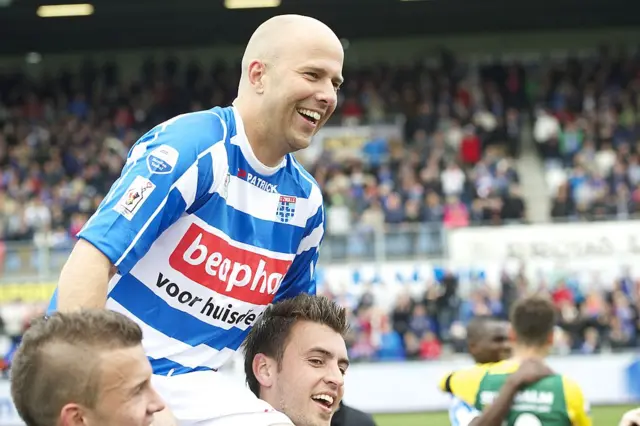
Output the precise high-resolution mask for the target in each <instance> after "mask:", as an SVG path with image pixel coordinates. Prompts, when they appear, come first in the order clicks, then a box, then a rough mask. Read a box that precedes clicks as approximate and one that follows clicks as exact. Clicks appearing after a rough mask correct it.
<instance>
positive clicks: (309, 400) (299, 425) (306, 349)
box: [265, 321, 349, 426]
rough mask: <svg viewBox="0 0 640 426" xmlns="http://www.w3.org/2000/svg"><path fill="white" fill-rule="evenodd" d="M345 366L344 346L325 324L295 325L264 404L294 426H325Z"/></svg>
mask: <svg viewBox="0 0 640 426" xmlns="http://www.w3.org/2000/svg"><path fill="white" fill-rule="evenodd" d="M273 362H274V363H275V361H273ZM348 366H349V361H348V357H347V347H346V345H345V342H344V339H343V338H342V336H341V335H340V334H339V333H336V332H335V331H334V330H332V329H331V328H330V327H328V326H326V325H321V324H317V323H312V322H307V321H301V322H298V323H297V324H295V325H294V326H293V328H292V330H291V335H290V336H289V340H288V343H287V346H286V347H285V351H284V357H283V360H282V365H281V368H280V369H279V371H277V372H276V373H275V375H274V378H273V382H272V383H273V385H272V386H271V387H270V389H269V390H268V391H267V392H266V394H267V395H268V399H269V400H268V401H267V402H269V403H270V404H271V405H272V406H273V407H274V408H276V409H277V410H279V411H282V412H283V413H285V414H286V415H287V416H288V417H289V418H290V419H291V421H292V422H293V423H294V424H295V425H296V426H328V425H330V423H331V417H332V416H333V413H335V411H336V410H337V409H338V407H339V405H340V401H341V400H342V396H343V394H344V374H345V372H346V370H347V368H348ZM265 399H267V398H265Z"/></svg>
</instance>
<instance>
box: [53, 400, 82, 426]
mask: <svg viewBox="0 0 640 426" xmlns="http://www.w3.org/2000/svg"><path fill="white" fill-rule="evenodd" d="M86 417H87V411H86V409H85V408H84V407H82V406H81V405H79V404H75V403H69V404H66V405H65V406H64V407H62V409H61V410H60V419H59V421H58V426H88V423H87V421H86Z"/></svg>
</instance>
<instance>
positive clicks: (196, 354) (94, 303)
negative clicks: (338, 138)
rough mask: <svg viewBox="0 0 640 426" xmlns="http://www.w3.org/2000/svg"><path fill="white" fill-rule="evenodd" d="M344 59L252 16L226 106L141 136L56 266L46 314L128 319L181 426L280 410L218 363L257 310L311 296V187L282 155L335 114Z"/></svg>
mask: <svg viewBox="0 0 640 426" xmlns="http://www.w3.org/2000/svg"><path fill="white" fill-rule="evenodd" d="M343 60H344V52H343V49H342V45H341V43H340V41H339V39H338V37H337V36H336V35H335V34H334V33H333V31H331V29H330V28H328V27H327V26H326V25H324V24H323V23H321V22H319V21H317V20H315V19H312V18H309V17H305V16H298V15H284V16H277V17H274V18H272V19H269V20H268V21H266V22H265V23H263V24H262V25H261V26H260V27H259V28H258V29H257V30H256V32H255V33H254V34H253V36H252V37H251V39H250V40H249V43H248V44H247V47H246V51H245V54H244V57H243V59H242V77H241V79H240V85H239V87H238V96H237V99H236V100H235V101H234V102H233V105H232V106H228V107H215V108H212V109H210V110H206V111H199V112H194V113H189V114H183V115H180V116H177V117H174V118H172V119H170V120H168V121H166V122H164V123H161V124H159V125H157V126H156V127H154V128H153V129H151V130H150V131H149V132H147V133H146V134H145V135H144V136H142V137H141V138H140V139H139V140H138V141H137V142H136V143H135V145H134V146H133V147H132V149H131V151H130V152H129V155H128V156H127V159H126V164H125V166H124V168H123V170H122V174H121V176H120V177H119V179H118V180H117V181H116V182H115V183H114V184H113V186H112V187H111V190H110V191H109V193H108V194H107V196H106V197H105V199H104V201H103V202H102V204H101V205H100V206H99V208H98V210H97V212H96V213H95V214H94V215H93V216H92V217H91V218H90V220H89V221H88V223H87V224H86V225H85V227H84V228H83V229H82V230H81V231H80V232H79V234H78V237H79V241H78V243H77V245H76V247H75V248H74V250H73V252H72V254H71V256H70V257H69V259H68V261H67V263H66V264H65V266H64V268H63V270H62V273H61V276H60V280H59V283H58V288H57V290H56V293H55V295H54V297H53V299H52V301H51V305H50V309H49V311H50V312H51V311H54V310H61V311H73V310H77V309H80V308H103V307H106V308H107V309H112V310H115V311H118V312H121V313H123V314H125V315H126V316H128V317H130V318H132V319H133V320H134V321H135V322H136V323H138V325H139V326H140V327H141V328H142V330H143V333H144V340H143V346H144V348H145V351H146V354H147V356H148V357H149V359H150V361H151V365H152V367H153V373H154V376H153V382H154V386H155V388H156V389H157V390H158V391H159V393H160V394H161V396H163V398H164V399H165V401H166V403H167V406H168V407H170V409H171V411H173V413H174V414H175V417H176V418H177V421H178V423H179V424H181V425H187V424H194V423H197V424H198V425H205V424H221V423H220V421H221V420H220V419H230V418H232V417H233V416H236V415H238V414H242V415H244V414H247V413H249V414H251V413H258V414H260V416H261V418H263V417H264V418H266V417H270V418H271V419H272V420H269V421H274V422H279V421H282V419H283V416H282V415H281V414H280V413H277V412H275V411H274V410H273V409H272V408H271V407H270V406H269V405H268V404H266V403H264V402H261V401H259V400H257V398H256V397H255V396H253V394H252V393H251V392H249V391H248V389H246V388H245V387H243V386H240V387H238V386H236V385H237V384H234V383H231V382H228V381H227V380H225V377H224V376H222V375H220V374H219V373H217V370H218V369H219V368H221V367H222V366H223V365H224V364H225V363H226V361H227V360H228V359H229V358H230V357H231V356H232V355H233V354H234V353H235V352H236V350H237V349H238V348H239V347H240V345H241V344H242V342H243V341H244V339H245V336H246V335H247V333H248V331H249V330H250V328H251V327H252V326H253V324H254V323H255V322H256V320H257V319H258V317H259V316H260V315H261V313H262V312H263V310H264V309H265V308H266V306H267V305H269V304H271V303H273V302H277V301H279V300H282V299H287V298H291V297H293V296H295V295H298V294H301V293H310V294H314V293H315V291H316V278H315V274H314V271H315V265H316V262H317V259H318V248H319V246H320V243H321V241H322V239H323V230H324V210H323V202H322V194H321V191H320V188H319V187H318V184H317V183H316V182H315V181H314V179H313V177H311V175H309V173H307V172H306V171H305V170H304V169H303V167H302V166H301V165H300V164H298V162H297V161H296V159H295V158H294V156H293V155H292V153H293V152H296V151H298V150H300V149H304V148H306V147H307V146H309V144H310V143H311V140H312V138H313V136H314V135H315V134H316V132H317V131H318V130H319V129H320V128H321V127H322V126H323V125H324V123H326V121H327V120H328V119H329V117H330V116H331V114H332V113H333V111H334V110H335V107H336V98H337V96H336V92H337V90H338V88H339V87H340V85H341V84H342V65H343ZM285 421H286V418H285ZM210 422H211V423H210ZM213 422H217V423H213ZM261 422H262V420H261ZM265 422H267V421H265ZM265 422H263V424H266V423H265ZM252 424H253V423H252Z"/></svg>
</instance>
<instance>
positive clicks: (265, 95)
mask: <svg viewBox="0 0 640 426" xmlns="http://www.w3.org/2000/svg"><path fill="white" fill-rule="evenodd" d="M343 62H344V49H343V48H342V44H341V42H340V39H339V38H338V36H336V34H335V33H334V32H333V31H332V30H331V28H329V27H328V26H327V25H325V24H324V23H322V22H320V21H318V20H317V19H314V18H310V17H308V16H301V15H280V16H275V17H273V18H271V19H269V20H267V21H266V22H264V23H263V24H262V25H260V26H259V27H258V28H257V29H256V31H255V32H254V33H253V35H252V36H251V38H250V39H249V42H248V43H247V47H246V49H245V52H244V55H243V57H242V73H241V77H240V83H239V87H238V97H237V98H236V100H235V101H234V103H233V105H234V106H235V107H236V109H237V111H238V112H239V113H240V117H241V118H242V121H243V123H244V124H245V126H244V130H245V132H246V135H247V139H248V140H249V143H250V145H251V148H252V149H253V151H254V153H255V155H256V156H257V157H258V159H260V161H262V162H263V163H264V164H265V165H267V166H270V167H274V166H277V165H278V164H280V163H281V162H282V160H283V158H284V156H286V155H287V154H289V153H292V152H296V151H298V150H300V149H304V148H306V147H308V146H309V144H310V143H311V139H312V137H313V136H314V135H315V134H316V132H317V131H318V130H320V128H321V127H322V126H323V125H324V124H325V123H326V122H327V120H328V119H329V118H330V117H331V115H332V114H333V112H334V111H335V108H336V104H337V101H338V97H337V91H338V89H339V88H340V85H341V84H342V81H343V78H342V66H343ZM247 123H251V124H250V125H246V124H247Z"/></svg>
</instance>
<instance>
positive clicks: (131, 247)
mask: <svg viewBox="0 0 640 426" xmlns="http://www.w3.org/2000/svg"><path fill="white" fill-rule="evenodd" d="M223 141H224V139H223ZM217 143H222V141H220V142H217ZM214 146H215V144H214V145H213V146H212V147H210V148H208V149H207V150H206V151H203V152H201V153H200V155H198V158H196V161H195V162H194V164H195V165H197V164H198V161H199V160H200V158H202V157H204V156H205V155H208V154H209V151H211V150H212V149H213V147H214ZM187 170H188V169H187ZM183 176H187V175H186V172H185V173H184V174H183V175H182V176H181V177H180V178H179V179H178V180H177V181H176V182H174V183H173V185H171V187H170V188H169V191H167V195H166V196H165V197H164V199H163V200H162V202H161V203H160V205H159V206H158V208H156V211H154V212H153V214H152V215H151V216H150V217H149V219H148V220H147V221H146V222H145V224H144V225H143V226H142V228H140V231H139V232H138V233H137V234H136V236H135V238H134V239H133V241H132V242H131V244H129V247H127V249H126V250H125V251H124V253H123V254H122V256H120V259H118V261H117V262H116V263H115V266H118V265H120V263H121V262H122V261H123V260H124V259H125V258H126V257H127V255H128V254H129V252H130V251H131V250H132V249H133V248H134V247H135V245H136V244H137V243H138V240H139V239H140V237H142V234H144V231H146V230H147V228H148V227H149V225H151V222H153V220H154V219H155V217H156V216H157V215H158V214H159V213H160V212H161V211H162V209H163V208H164V206H165V204H167V199H168V198H169V194H171V191H173V189H174V188H175V187H176V186H178V185H186V184H182V183H181V182H180V179H182V177H183ZM197 185H198V182H197V181H196V186H197ZM196 191H197V188H196ZM189 207H190V206H189V205H187V207H186V208H187V209H188V208H189ZM185 210H186V209H185Z"/></svg>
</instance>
